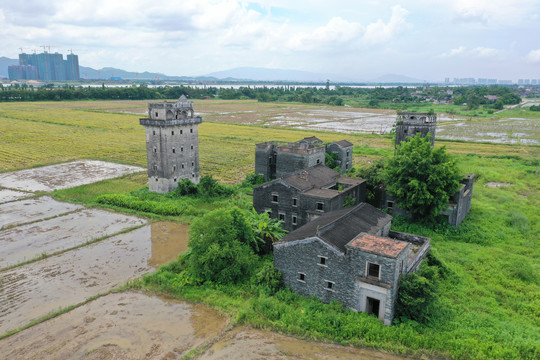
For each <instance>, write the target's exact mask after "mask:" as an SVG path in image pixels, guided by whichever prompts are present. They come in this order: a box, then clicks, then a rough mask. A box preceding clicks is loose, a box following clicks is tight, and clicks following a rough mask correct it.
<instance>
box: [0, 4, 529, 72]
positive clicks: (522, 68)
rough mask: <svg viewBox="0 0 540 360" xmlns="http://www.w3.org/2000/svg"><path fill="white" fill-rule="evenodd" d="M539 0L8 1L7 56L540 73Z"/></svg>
mask: <svg viewBox="0 0 540 360" xmlns="http://www.w3.org/2000/svg"><path fill="white" fill-rule="evenodd" d="M538 34H540V1H538V0H512V1H508V0H446V1H445V0H409V1H393V0H388V1H361V2H360V1H355V0H345V1H339V0H338V1H334V2H329V1H321V0H297V1H285V0H254V1H232V0H216V1H198V0H184V1H165V0H152V1H148V0H129V1H128V0H118V1H110V0H91V1H85V2H82V1H81V2H79V1H77V2H74V1H68V0H46V1H45V0H27V1H23V2H16V1H3V2H2V3H1V5H0V40H1V43H2V45H3V46H2V50H3V51H2V53H0V56H6V57H9V58H17V56H18V53H20V49H19V48H23V51H24V52H32V50H37V51H38V52H41V51H42V50H43V49H42V48H40V46H41V45H50V46H51V49H50V50H51V52H55V51H58V52H60V53H64V54H66V53H68V50H69V49H72V50H73V52H74V53H75V54H77V55H79V61H80V64H81V65H83V66H89V67H93V68H96V69H98V68H102V67H107V66H110V67H116V68H121V69H125V70H128V71H137V72H143V71H152V72H161V73H164V74H167V75H178V76H183V75H186V76H197V75H204V74H208V73H211V72H215V71H220V70H228V69H232V68H236V67H264V68H279V69H294V70H303V71H310V72H316V73H325V74H335V75H336V76H338V77H340V78H347V79H349V80H351V81H355V80H356V81H359V80H364V79H372V78H375V77H377V76H380V75H383V74H387V73H396V74H403V75H406V76H410V77H414V78H418V79H424V80H428V81H437V80H442V79H444V78H445V77H450V78H453V77H485V78H498V79H510V80H516V79H518V78H540V71H539V70H540V38H539V37H538Z"/></svg>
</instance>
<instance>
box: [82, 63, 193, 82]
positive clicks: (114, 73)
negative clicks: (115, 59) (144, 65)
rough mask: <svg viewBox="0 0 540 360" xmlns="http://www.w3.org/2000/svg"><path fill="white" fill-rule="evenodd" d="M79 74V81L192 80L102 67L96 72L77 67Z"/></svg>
mask: <svg viewBox="0 0 540 360" xmlns="http://www.w3.org/2000/svg"><path fill="white" fill-rule="evenodd" d="M79 73H80V76H81V79H109V78H111V77H119V78H122V79H127V80H137V79H138V80H155V79H157V78H159V80H185V79H192V78H191V77H185V76H169V75H165V74H162V73H152V72H148V71H144V72H141V73H137V72H134V71H126V70H122V69H117V68H112V67H104V68H102V69H99V70H96V69H93V68H91V67H86V66H79Z"/></svg>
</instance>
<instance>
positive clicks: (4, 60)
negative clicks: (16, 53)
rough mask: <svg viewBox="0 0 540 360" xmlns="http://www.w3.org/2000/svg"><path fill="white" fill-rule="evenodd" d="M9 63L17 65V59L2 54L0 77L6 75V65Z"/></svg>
mask: <svg viewBox="0 0 540 360" xmlns="http://www.w3.org/2000/svg"><path fill="white" fill-rule="evenodd" d="M10 65H19V60H18V59H10V58H7V57H4V56H1V57H0V77H6V78H7V77H8V66H10Z"/></svg>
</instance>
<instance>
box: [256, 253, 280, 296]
mask: <svg viewBox="0 0 540 360" xmlns="http://www.w3.org/2000/svg"><path fill="white" fill-rule="evenodd" d="M253 282H254V283H255V285H257V286H259V287H263V288H265V289H267V290H268V291H267V293H269V294H271V295H273V294H275V293H276V292H277V291H279V290H280V289H282V288H283V276H282V275H281V271H279V270H278V269H276V268H275V267H274V264H273V263H272V259H271V258H269V259H268V260H267V261H265V262H264V264H263V266H262V267H261V269H260V270H259V272H257V273H256V274H255V276H254V279H253Z"/></svg>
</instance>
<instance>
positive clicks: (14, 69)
mask: <svg viewBox="0 0 540 360" xmlns="http://www.w3.org/2000/svg"><path fill="white" fill-rule="evenodd" d="M8 74H9V79H10V80H43V81H65V80H79V57H78V56H77V55H73V54H69V55H67V56H66V60H64V59H63V56H62V54H59V53H54V54H51V53H48V52H44V53H42V54H25V53H22V54H19V65H12V66H9V67H8Z"/></svg>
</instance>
